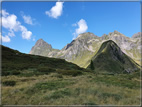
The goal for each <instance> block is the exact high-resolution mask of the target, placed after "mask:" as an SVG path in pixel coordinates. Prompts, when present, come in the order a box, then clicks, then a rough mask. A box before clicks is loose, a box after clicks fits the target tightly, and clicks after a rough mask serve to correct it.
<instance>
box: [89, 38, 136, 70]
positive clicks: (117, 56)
mask: <svg viewBox="0 0 142 107" xmlns="http://www.w3.org/2000/svg"><path fill="white" fill-rule="evenodd" d="M88 68H91V69H93V70H95V71H96V72H97V71H98V72H113V73H123V72H124V73H125V72H128V73H130V72H133V71H137V70H138V69H139V65H138V64H137V63H135V61H133V60H132V59H131V58H130V57H128V56H127V55H126V54H125V53H123V52H122V51H121V49H120V48H119V46H118V45H117V44H116V43H115V42H114V41H112V40H108V41H106V42H104V43H103V44H102V45H101V47H100V49H99V50H98V52H97V53H96V54H95V56H94V57H93V58H92V60H91V63H90V65H89V66H88Z"/></svg>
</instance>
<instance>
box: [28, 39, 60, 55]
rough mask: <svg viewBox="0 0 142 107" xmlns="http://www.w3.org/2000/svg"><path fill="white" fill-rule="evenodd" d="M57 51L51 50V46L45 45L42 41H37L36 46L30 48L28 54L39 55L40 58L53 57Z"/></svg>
mask: <svg viewBox="0 0 142 107" xmlns="http://www.w3.org/2000/svg"><path fill="white" fill-rule="evenodd" d="M58 51H59V50H58V49H53V48H52V46H51V45H50V44H48V43H46V42H45V41H44V40H43V39H39V40H38V41H37V42H36V44H35V45H34V46H33V47H32V49H31V51H30V54H33V53H34V55H40V56H48V57H49V56H50V55H51V56H54V53H57V52H58Z"/></svg>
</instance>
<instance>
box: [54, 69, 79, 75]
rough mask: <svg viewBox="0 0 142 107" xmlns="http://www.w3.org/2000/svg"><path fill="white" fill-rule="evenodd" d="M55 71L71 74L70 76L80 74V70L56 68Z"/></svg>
mask: <svg viewBox="0 0 142 107" xmlns="http://www.w3.org/2000/svg"><path fill="white" fill-rule="evenodd" d="M57 72H58V73H59V74H63V75H71V76H78V75H81V74H82V72H81V71H80V70H57Z"/></svg>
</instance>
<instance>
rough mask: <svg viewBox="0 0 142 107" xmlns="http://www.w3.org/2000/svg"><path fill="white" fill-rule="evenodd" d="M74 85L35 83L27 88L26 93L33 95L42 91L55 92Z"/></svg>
mask: <svg viewBox="0 0 142 107" xmlns="http://www.w3.org/2000/svg"><path fill="white" fill-rule="evenodd" d="M72 84H74V82H73V81H60V80H58V81H47V82H39V83H36V84H35V85H34V86H33V87H31V88H29V89H28V90H27V91H26V93H27V94H34V93H35V92H39V91H42V90H57V89H60V88H64V87H66V86H68V85H72Z"/></svg>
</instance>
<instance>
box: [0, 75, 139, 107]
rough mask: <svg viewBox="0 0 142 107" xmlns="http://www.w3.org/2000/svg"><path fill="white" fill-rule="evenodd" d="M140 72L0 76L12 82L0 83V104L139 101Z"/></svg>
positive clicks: (99, 103) (116, 103)
mask: <svg viewBox="0 0 142 107" xmlns="http://www.w3.org/2000/svg"><path fill="white" fill-rule="evenodd" d="M139 73H140V72H134V73H132V74H128V75H126V74H119V75H102V74H94V73H84V74H83V75H80V76H76V77H72V76H66V75H62V76H61V75H60V74H57V73H51V74H49V75H42V76H31V77H24V76H23V77H20V76H3V77H2V83H4V81H8V80H9V81H12V80H13V81H15V82H16V85H15V86H5V85H3V84H2V104H3V105H5V104H8V105H9V104H10V105H12V104H13V105H17V104H19V105H22V104H24V105H27V104H30V105H139V104H140V99H141V98H140V77H139Z"/></svg>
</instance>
